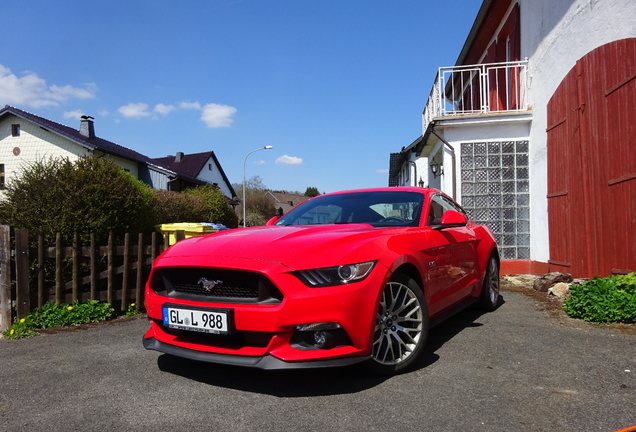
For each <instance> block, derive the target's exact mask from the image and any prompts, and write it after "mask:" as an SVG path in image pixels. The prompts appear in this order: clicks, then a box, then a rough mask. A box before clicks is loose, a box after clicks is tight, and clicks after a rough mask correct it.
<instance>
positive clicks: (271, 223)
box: [265, 216, 278, 226]
mask: <svg viewBox="0 0 636 432" xmlns="http://www.w3.org/2000/svg"><path fill="white" fill-rule="evenodd" d="M276 221H278V216H274V217H273V218H271V219H270V220H268V221H267V223H266V224H265V226H272V225H274V224H275V223H276Z"/></svg>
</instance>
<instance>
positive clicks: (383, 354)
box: [372, 282, 424, 365]
mask: <svg viewBox="0 0 636 432" xmlns="http://www.w3.org/2000/svg"><path fill="white" fill-rule="evenodd" d="M423 318H424V314H423V313H422V306H421V304H420V300H419V299H418V297H417V295H416V294H415V292H414V291H413V290H412V289H411V288H410V287H409V286H407V285H404V284H402V283H399V282H389V283H388V284H387V286H386V288H385V289H384V292H383V293H382V299H381V300H380V307H379V309H378V316H377V319H376V325H375V335H374V339H373V351H372V354H373V359H374V360H375V361H376V362H378V363H380V364H384V365H397V364H399V363H402V362H404V361H405V360H407V359H408V358H409V357H410V356H411V355H412V354H413V352H414V351H415V349H416V348H417V346H418V344H419V342H420V339H421V338H422V322H423Z"/></svg>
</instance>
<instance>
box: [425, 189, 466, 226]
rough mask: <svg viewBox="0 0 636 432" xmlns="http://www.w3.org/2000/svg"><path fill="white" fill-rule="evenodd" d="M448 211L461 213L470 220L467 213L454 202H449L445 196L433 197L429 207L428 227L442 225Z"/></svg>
mask: <svg viewBox="0 0 636 432" xmlns="http://www.w3.org/2000/svg"><path fill="white" fill-rule="evenodd" d="M446 210H455V211H457V212H460V213H461V214H463V215H465V216H466V219H468V215H466V212H465V211H464V210H462V208H461V207H459V206H458V205H457V204H455V203H454V202H453V201H451V200H449V199H448V198H446V197H445V196H443V195H433V197H432V198H431V203H430V204H429V206H428V219H427V221H426V225H428V226H432V225H439V224H441V223H442V215H443V214H444V212H445V211H446Z"/></svg>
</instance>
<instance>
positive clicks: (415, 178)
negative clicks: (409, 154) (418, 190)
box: [408, 160, 417, 186]
mask: <svg viewBox="0 0 636 432" xmlns="http://www.w3.org/2000/svg"><path fill="white" fill-rule="evenodd" d="M408 163H410V164H413V171H414V172H413V186H417V165H416V164H415V162H414V161H412V160H410V161H408Z"/></svg>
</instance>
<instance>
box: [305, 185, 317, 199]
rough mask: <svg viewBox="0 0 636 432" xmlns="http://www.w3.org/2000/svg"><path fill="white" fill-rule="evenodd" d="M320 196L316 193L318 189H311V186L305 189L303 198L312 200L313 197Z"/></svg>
mask: <svg viewBox="0 0 636 432" xmlns="http://www.w3.org/2000/svg"><path fill="white" fill-rule="evenodd" d="M318 195H320V192H318V188H316V187H313V186H309V187H307V190H306V191H305V196H306V197H309V198H313V197H315V196H318Z"/></svg>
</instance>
